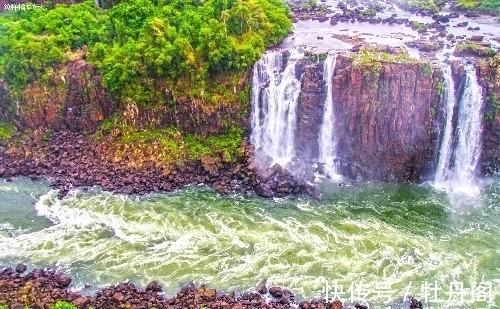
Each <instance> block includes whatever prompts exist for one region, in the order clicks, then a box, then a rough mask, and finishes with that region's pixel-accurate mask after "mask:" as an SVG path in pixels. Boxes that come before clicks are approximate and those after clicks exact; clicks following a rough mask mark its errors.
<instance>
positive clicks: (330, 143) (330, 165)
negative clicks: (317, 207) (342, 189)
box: [318, 53, 340, 179]
mask: <svg viewBox="0 0 500 309" xmlns="http://www.w3.org/2000/svg"><path fill="white" fill-rule="evenodd" d="M336 61H337V54H332V53H329V54H328V56H327V58H326V60H325V62H324V66H323V80H324V81H325V84H326V88H327V91H326V99H325V103H324V109H323V123H322V124H321V129H320V134H319V139H318V144H319V158H318V161H319V162H320V163H323V164H324V165H325V166H324V174H325V176H326V177H329V178H332V179H339V178H340V175H339V174H338V173H337V170H336V164H335V162H334V159H335V148H336V141H335V135H334V120H335V115H334V113H333V91H332V79H333V73H334V70H335V63H336Z"/></svg>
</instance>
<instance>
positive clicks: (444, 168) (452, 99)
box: [434, 65, 457, 183]
mask: <svg viewBox="0 0 500 309" xmlns="http://www.w3.org/2000/svg"><path fill="white" fill-rule="evenodd" d="M441 68H442V70H443V77H444V99H445V102H446V105H445V108H446V110H445V123H444V131H443V133H442V134H443V135H442V140H441V147H440V151H439V158H438V164H437V168H436V176H435V178H434V181H435V182H436V183H443V182H445V181H446V178H447V177H448V176H449V169H450V161H451V156H452V152H453V149H452V148H453V111H454V109H455V105H456V104H457V98H456V94H455V84H454V82H453V77H452V75H451V67H450V66H449V65H443V66H442V67H441Z"/></svg>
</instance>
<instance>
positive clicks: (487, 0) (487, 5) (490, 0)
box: [456, 0, 500, 15]
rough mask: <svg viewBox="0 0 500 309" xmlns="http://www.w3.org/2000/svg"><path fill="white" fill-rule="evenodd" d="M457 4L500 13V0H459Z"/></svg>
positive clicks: (462, 6)
mask: <svg viewBox="0 0 500 309" xmlns="http://www.w3.org/2000/svg"><path fill="white" fill-rule="evenodd" d="M456 6H457V7H459V8H463V9H467V10H480V11H483V12H487V13H493V14H497V15H499V14H500V0H458V1H457V3H456Z"/></svg>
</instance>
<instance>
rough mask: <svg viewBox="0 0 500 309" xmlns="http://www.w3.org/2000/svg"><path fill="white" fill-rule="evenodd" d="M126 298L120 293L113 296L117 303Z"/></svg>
mask: <svg viewBox="0 0 500 309" xmlns="http://www.w3.org/2000/svg"><path fill="white" fill-rule="evenodd" d="M123 298H124V296H123V294H122V293H120V292H116V293H114V294H113V299H114V300H115V301H117V302H121V301H122V300H123Z"/></svg>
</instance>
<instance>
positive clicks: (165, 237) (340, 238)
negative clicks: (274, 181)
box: [0, 179, 500, 308]
mask: <svg viewBox="0 0 500 309" xmlns="http://www.w3.org/2000/svg"><path fill="white" fill-rule="evenodd" d="M479 188H480V190H479V193H478V194H477V195H476V196H470V195H465V194H461V193H453V194H451V193H446V192H443V191H439V190H436V189H434V188H433V187H432V186H431V185H428V184H423V185H395V184H382V183H365V184H362V185H358V186H352V187H343V188H341V187H338V186H336V185H334V184H327V185H325V186H324V188H323V191H324V198H323V199H322V200H321V201H315V200H311V199H308V198H296V197H295V198H292V197H291V198H285V199H275V200H265V199H260V198H243V197H241V196H239V195H235V196H231V197H224V196H220V195H218V194H216V193H214V192H213V191H211V190H209V189H206V188H204V187H190V188H187V189H185V190H183V191H180V192H177V193H169V194H155V195H147V196H142V197H137V196H126V195H114V194H111V193H108V192H102V191H100V190H98V189H91V190H88V191H83V190H73V191H71V192H70V193H69V194H68V196H67V197H66V198H64V199H63V200H58V198H57V191H55V190H51V189H50V188H49V187H48V185H47V184H46V183H43V182H33V181H30V180H27V179H18V180H15V181H13V182H8V183H7V182H5V181H4V180H0V201H1V202H0V203H1V205H2V206H1V207H0V246H1V248H2V250H1V251H0V265H15V264H16V263H19V262H26V263H28V265H29V266H30V267H35V266H36V267H40V266H53V267H54V266H55V267H58V268H59V269H60V270H61V271H64V272H67V273H68V274H70V275H71V276H72V277H73V278H74V282H73V287H74V288H75V289H83V287H84V285H85V284H91V286H92V288H98V287H101V286H105V285H109V284H115V283H118V282H121V281H123V280H131V281H132V282H135V283H138V284H140V285H145V284H147V283H148V282H149V281H151V280H158V281H160V282H161V283H162V284H163V286H164V290H165V291H166V293H167V294H169V295H171V294H174V293H175V292H176V291H177V290H178V288H179V287H180V286H182V285H183V284H185V283H187V282H190V281H194V282H195V283H198V284H201V283H206V284H208V285H209V286H213V287H216V288H218V289H220V290H224V291H230V290H236V291H246V290H252V289H253V288H254V287H255V286H256V285H257V284H258V283H259V282H260V281H261V280H264V279H265V280H267V282H268V284H269V285H271V284H273V285H280V286H284V287H287V288H289V289H291V290H292V292H294V293H295V294H296V295H297V296H298V298H299V299H302V298H313V297H322V298H324V297H325V296H326V292H327V291H326V290H328V296H329V297H332V296H333V295H334V294H338V295H337V296H340V297H341V298H342V299H343V300H344V301H347V302H348V303H352V302H356V301H359V300H362V299H364V300H366V301H367V302H368V303H369V304H372V305H373V304H379V305H387V304H394V303H398V302H400V300H401V298H402V297H404V295H414V296H416V297H419V298H420V299H421V300H422V301H423V302H424V304H425V305H427V306H426V308H430V307H434V308H445V307H447V306H445V303H446V304H449V305H450V306H448V308H480V307H484V308H499V307H500V220H499V218H500V216H499V215H500V181H499V180H498V179H490V180H485V181H483V182H482V183H481V184H480V185H479ZM327 284H328V288H326V287H325V286H326V285H327ZM335 291H336V292H337V293H335Z"/></svg>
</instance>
